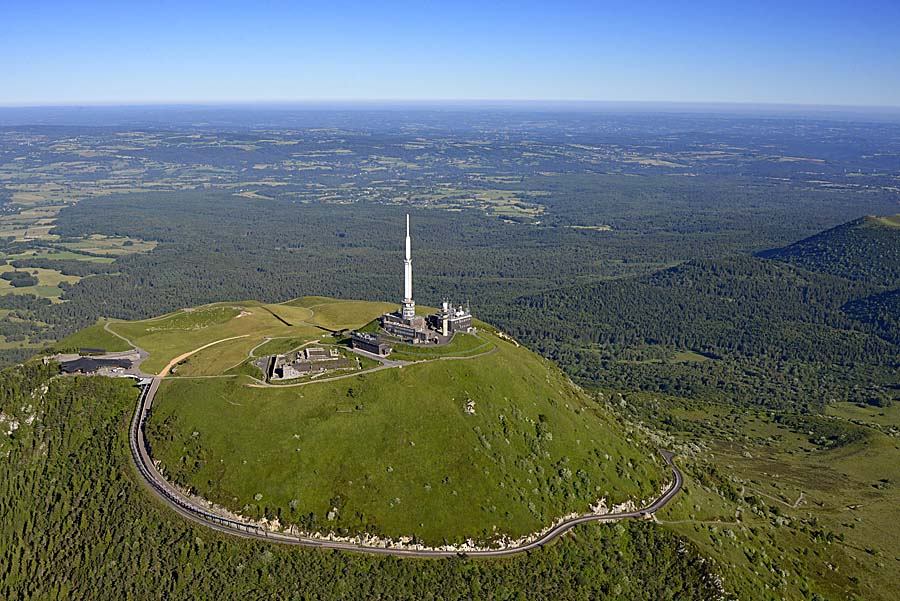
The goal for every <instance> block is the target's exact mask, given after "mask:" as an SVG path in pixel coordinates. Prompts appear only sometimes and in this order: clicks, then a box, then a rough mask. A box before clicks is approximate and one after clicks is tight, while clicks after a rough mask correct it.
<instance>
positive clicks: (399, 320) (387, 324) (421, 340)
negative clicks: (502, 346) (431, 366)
mask: <svg viewBox="0 0 900 601" xmlns="http://www.w3.org/2000/svg"><path fill="white" fill-rule="evenodd" d="M411 246H412V245H411V243H410V236H409V215H407V216H406V256H405V258H404V259H403V302H401V303H400V309H399V310H398V311H395V312H393V313H385V314H384V315H382V316H381V328H382V329H383V330H384V332H385V333H386V334H388V335H389V336H391V337H393V338H395V339H398V340H399V341H402V342H407V343H411V344H433V345H440V344H446V343H447V342H449V341H450V339H452V337H453V334H455V333H456V332H469V331H471V330H472V315H471V313H469V310H468V307H465V308H463V307H462V305H460V306H453V305H452V304H451V303H450V302H447V301H445V302H444V304H443V307H442V309H441V311H440V312H439V313H437V314H435V315H431V316H429V317H428V318H427V319H426V318H425V317H422V316H420V315H416V301H414V300H413V285H412V249H411Z"/></svg>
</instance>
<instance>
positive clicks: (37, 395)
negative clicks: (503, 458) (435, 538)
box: [0, 362, 719, 601]
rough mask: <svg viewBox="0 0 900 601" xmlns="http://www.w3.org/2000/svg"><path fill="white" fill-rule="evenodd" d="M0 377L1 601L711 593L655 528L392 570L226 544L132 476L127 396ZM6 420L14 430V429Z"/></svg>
mask: <svg viewBox="0 0 900 601" xmlns="http://www.w3.org/2000/svg"><path fill="white" fill-rule="evenodd" d="M54 373H55V368H53V367H48V366H43V365H42V364H40V363H39V362H38V363H34V362H33V363H29V364H28V365H26V366H20V367H16V368H10V369H8V370H6V371H4V372H2V373H0V418H2V419H0V422H2V423H0V458H2V460H0V515H2V516H3V519H2V520H0V598H3V599H10V600H12V599H122V600H126V599H135V600H137V599H148V598H154V599H198V598H211V599H214V598H234V597H235V596H236V595H238V596H240V597H241V598H253V599H256V598H265V599H271V598H278V599H283V598H288V599H290V598H302V599H360V598H385V599H388V598H389V599H417V600H419V599H441V600H445V599H526V598H527V599H547V600H557V599H595V598H600V597H608V598H628V599H646V600H648V601H657V600H659V599H712V598H716V597H718V596H719V586H718V584H717V578H716V577H715V576H714V575H713V574H712V572H711V569H712V568H713V566H712V565H711V563H710V562H709V561H705V560H702V559H701V558H700V557H699V556H698V554H697V552H696V550H695V548H694V547H693V545H691V544H690V543H687V542H685V541H684V540H682V539H679V538H678V537H676V536H675V535H673V534H671V533H670V532H668V531H666V530H664V529H662V528H658V527H656V526H654V525H653V524H648V523H639V522H623V523H621V524H616V525H608V526H590V527H581V528H578V529H577V530H576V531H575V533H574V536H567V537H564V538H563V539H561V540H560V541H559V542H558V543H556V544H554V545H551V546H550V547H548V548H545V549H542V550H540V551H537V552H534V553H530V554H528V555H523V556H517V557H513V558H510V559H501V560H486V561H473V560H466V559H463V558H456V559H446V560H428V561H423V560H412V561H410V560H400V559H395V558H390V557H379V556H368V555H360V554H352V553H338V552H323V551H321V550H306V549H300V548H292V547H284V546H278V545H272V544H268V543H260V542H252V541H245V540H240V539H235V538H231V537H227V538H226V537H222V536H220V535H217V534H216V533H214V532H211V531H210V530H207V529H204V528H198V527H195V526H192V525H190V524H189V523H187V522H185V521H183V520H181V519H180V518H178V517H177V516H175V515H174V514H173V513H171V512H170V511H169V510H167V509H165V508H163V507H162V506H161V505H158V504H157V503H156V502H154V501H153V500H152V497H150V496H149V495H148V494H147V493H146V492H145V491H144V490H142V489H141V488H140V487H139V486H138V485H137V484H136V482H135V476H134V475H133V472H132V469H133V467H132V466H131V465H130V458H129V457H128V443H127V440H126V436H127V432H126V431H127V424H128V420H129V418H130V415H131V411H132V410H133V409H134V406H133V404H134V402H135V399H136V395H137V389H135V388H133V387H132V386H131V385H130V383H129V382H128V381H124V380H111V379H107V378H78V379H76V378H60V377H56V378H54ZM13 424H15V425H13Z"/></svg>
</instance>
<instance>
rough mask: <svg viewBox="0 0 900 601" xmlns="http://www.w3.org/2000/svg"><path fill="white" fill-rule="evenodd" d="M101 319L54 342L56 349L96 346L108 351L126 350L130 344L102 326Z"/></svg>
mask: <svg viewBox="0 0 900 601" xmlns="http://www.w3.org/2000/svg"><path fill="white" fill-rule="evenodd" d="M103 325H104V322H103V321H101V322H99V323H96V324H94V325H92V326H90V327H88V328H85V329H83V330H81V331H78V332H75V333H74V334H72V335H71V336H66V337H65V338H63V339H62V340H60V341H59V342H57V343H56V344H54V345H53V346H54V348H58V349H78V348H98V349H104V350H106V351H108V352H116V351H127V350H128V349H130V348H131V345H130V344H128V343H127V342H125V341H124V340H122V339H121V338H119V337H118V336H116V335H114V334H110V333H109V332H107V331H106V330H105V329H104V328H103Z"/></svg>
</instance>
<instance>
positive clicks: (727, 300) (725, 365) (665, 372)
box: [497, 256, 900, 410]
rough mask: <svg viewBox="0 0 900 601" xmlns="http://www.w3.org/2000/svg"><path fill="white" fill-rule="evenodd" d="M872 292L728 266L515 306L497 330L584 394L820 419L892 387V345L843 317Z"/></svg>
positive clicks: (764, 264) (806, 275)
mask: <svg viewBox="0 0 900 601" xmlns="http://www.w3.org/2000/svg"><path fill="white" fill-rule="evenodd" d="M882 290H883V289H882V288H881V287H877V286H872V285H870V284H869V283H868V282H867V281H862V280H851V279H845V278H841V277H836V276H834V275H831V274H827V273H817V272H815V271H809V270H805V269H800V268H797V267H794V266H792V265H789V264H784V263H782V262H779V261H769V260H765V259H760V258H758V257H746V256H745V257H731V258H724V259H716V260H710V261H689V262H686V263H683V264H681V265H678V266H675V267H672V268H669V269H666V270H664V271H660V272H658V273H655V274H653V275H649V276H641V277H636V278H624V279H619V280H613V281H608V282H597V283H593V284H587V285H580V286H573V287H569V288H562V289H558V290H550V291H547V292H544V293H541V294H536V295H529V296H525V297H522V298H520V299H518V301H517V302H516V303H515V305H513V306H511V307H510V308H509V315H507V316H505V317H501V318H500V319H498V320H497V321H498V323H503V324H504V325H506V326H507V327H508V328H509V330H510V331H511V333H513V334H514V335H515V336H517V337H518V338H519V339H520V340H523V341H526V342H527V343H529V344H531V345H533V346H534V347H535V348H536V349H537V350H538V351H539V352H541V353H542V354H544V355H545V356H547V357H549V358H550V359H552V360H553V361H555V362H557V363H559V364H560V365H565V366H566V367H567V369H568V370H569V372H570V373H571V374H572V375H573V376H574V377H575V378H577V379H578V380H580V381H582V382H584V383H588V384H591V385H596V386H600V387H606V388H613V389H619V390H622V389H639V390H648V391H654V392H655V391H659V392H664V393H668V394H677V395H680V396H685V397H691V398H698V397H700V398H708V399H716V400H719V401H722V402H728V403H735V404H739V405H763V406H767V407H772V408H793V409H797V408H801V407H806V408H808V409H811V410H820V409H821V406H822V405H823V404H824V403H827V402H829V400H854V397H853V395H852V394H850V393H849V392H848V390H849V387H848V385H847V382H854V383H857V382H858V383H860V384H861V385H863V384H865V385H868V384H871V383H873V382H875V381H878V382H882V383H884V384H886V385H887V384H890V383H892V382H894V380H895V379H896V376H895V375H894V374H895V371H896V370H895V367H894V365H895V364H896V361H897V359H896V358H897V357H898V356H900V354H898V353H900V346H898V342H897V341H896V340H895V339H894V338H893V337H891V336H888V335H884V334H883V333H881V332H879V331H873V328H871V326H869V325H868V324H867V323H860V320H859V319H856V318H855V317H854V316H853V315H850V314H848V312H847V311H845V310H843V308H844V307H845V306H847V305H849V304H850V303H853V302H854V301H857V300H858V299H862V298H866V297H869V296H871V295H873V294H877V293H880V292H882ZM873 334H877V335H873Z"/></svg>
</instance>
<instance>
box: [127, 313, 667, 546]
mask: <svg viewBox="0 0 900 601" xmlns="http://www.w3.org/2000/svg"><path fill="white" fill-rule="evenodd" d="M304 305H306V306H304ZM391 306H392V305H391ZM385 308H386V307H385V305H384V304H383V303H362V302H335V303H328V302H327V301H325V300H324V299H312V300H311V299H300V300H299V301H295V302H292V303H289V304H283V305H260V304H254V303H249V302H245V303H233V304H232V303H221V304H216V305H209V306H206V307H201V308H198V309H196V310H193V311H181V312H177V313H174V314H171V315H168V316H164V317H162V318H159V319H154V320H147V321H143V322H114V323H113V324H112V326H111V327H113V328H114V329H115V331H116V332H119V333H121V334H123V335H125V336H126V337H128V338H130V339H131V340H133V341H134V342H135V344H137V345H139V346H141V347H142V348H144V349H146V350H148V351H149V352H150V359H148V360H147V362H146V364H147V365H149V366H150V367H151V368H153V369H160V368H161V367H162V366H164V365H165V364H166V363H168V362H169V361H170V360H172V359H173V358H174V357H177V356H180V355H182V354H185V353H188V352H190V351H192V350H194V349H196V348H199V347H201V346H203V345H205V344H209V343H210V342H214V341H216V340H222V339H224V338H231V337H234V336H243V337H242V338H236V339H234V340H227V341H224V342H221V343H217V344H215V345H213V346H210V347H208V348H206V349H204V350H201V351H199V352H196V353H194V354H192V355H190V356H188V357H187V358H186V359H184V360H182V361H181V362H180V363H179V364H178V365H177V366H176V368H175V374H174V375H176V376H193V375H215V374H221V373H223V372H224V371H227V370H229V369H232V371H231V372H229V373H231V374H240V373H246V372H245V371H243V370H242V368H236V366H241V364H242V362H244V361H245V360H246V359H247V358H248V353H249V352H250V350H251V349H252V348H253V347H255V346H257V345H259V344H260V343H261V342H263V343H264V344H263V346H261V347H260V348H259V349H257V352H256V353H255V354H256V355H257V356H258V355H259V354H260V351H262V350H263V349H272V348H280V349H283V348H284V347H286V346H296V345H297V343H302V341H303V340H304V339H305V337H307V338H306V339H308V340H312V339H316V338H318V337H321V335H323V334H324V332H322V330H320V329H318V328H314V327H313V326H311V325H310V324H311V323H312V322H313V321H317V322H318V323H319V324H329V326H332V327H335V326H343V325H344V324H346V326H354V325H355V326H359V325H361V324H365V323H367V322H368V321H369V320H371V318H372V317H373V316H374V315H377V314H379V313H380V312H383V311H384V310H385ZM272 312H274V313H275V314H276V315H278V316H279V317H280V318H281V319H282V320H284V321H286V322H288V323H291V324H292V325H290V326H287V325H285V323H284V322H283V321H280V320H279V319H276V318H275V317H274V316H273V315H272ZM287 333H291V334H293V335H292V336H291V337H290V338H287V339H275V340H271V341H269V342H265V338H264V336H271V337H274V336H285V335H287ZM304 333H305V336H304V335H301V334H304ZM416 350H417V351H418V350H425V349H418V348H416ZM443 350H444V351H445V352H448V351H449V352H450V353H451V354H457V355H460V356H458V357H456V358H450V357H445V358H444V359H441V358H440V357H438V356H435V355H429V354H428V353H424V356H417V357H416V358H415V360H416V361H419V363H416V364H415V365H406V366H404V367H396V368H391V369H387V370H381V371H377V372H371V373H366V374H360V375H358V376H356V377H352V378H346V379H342V380H335V381H330V382H329V381H323V382H316V383H311V384H308V385H303V386H288V387H286V386H271V387H261V386H260V385H259V384H255V383H254V380H251V379H249V378H247V377H246V376H242V375H237V376H236V377H221V378H204V379H190V378H178V377H176V378H168V379H166V380H165V381H164V382H163V384H162V386H161V388H160V391H159V394H158V395H157V397H156V399H155V401H154V410H153V414H152V416H151V419H150V421H149V424H148V436H149V439H150V443H151V446H152V448H153V450H154V456H155V458H157V459H159V460H161V462H162V465H163V470H164V472H165V473H166V474H167V476H168V477H169V478H171V479H173V480H175V481H176V482H178V483H180V484H184V485H187V486H190V487H192V488H193V489H195V490H196V491H197V492H198V493H199V494H201V495H202V496H204V497H205V498H207V499H209V500H212V501H214V502H217V503H219V504H221V505H223V506H226V507H228V508H229V509H231V510H233V511H236V512H239V513H241V514H244V515H247V516H248V517H251V518H254V519H260V518H262V517H264V516H266V517H268V518H269V519H273V518H275V517H278V518H279V519H280V522H281V524H282V525H285V526H286V525H288V524H293V525H296V526H298V527H300V528H302V529H307V530H325V531H335V532H338V533H354V534H355V533H363V532H365V533H369V534H381V535H386V536H390V537H400V536H414V537H416V538H417V539H418V540H422V541H425V542H428V543H430V544H441V543H443V542H444V541H453V542H461V541H462V540H463V539H465V538H467V537H475V538H478V539H481V540H489V539H493V538H495V537H498V536H501V535H510V536H521V535H525V534H528V533H530V532H533V531H535V530H539V529H540V528H542V527H544V526H546V525H548V524H549V523H550V522H552V521H553V520H554V519H556V518H558V517H560V516H562V515H564V514H567V513H570V512H572V511H578V512H584V511H587V510H588V508H589V505H590V504H592V503H594V502H596V501H597V500H598V499H600V498H601V497H603V498H606V499H607V501H608V503H609V504H616V503H621V502H624V501H626V500H629V499H631V500H634V501H635V502H638V503H640V502H641V501H642V500H644V499H649V498H652V497H655V496H656V495H657V494H658V493H659V491H660V489H661V487H662V486H663V484H664V482H666V481H668V478H669V475H668V474H667V472H666V470H665V468H664V467H663V466H662V464H661V460H660V458H659V457H658V454H657V452H656V449H655V448H654V447H652V446H650V445H648V444H644V443H640V442H638V441H639V440H642V439H641V437H640V436H639V435H637V434H636V433H632V434H628V433H627V432H624V431H623V427H622V425H621V424H618V423H617V421H616V420H615V418H614V417H613V416H612V414H611V413H610V412H608V411H606V410H604V409H602V408H601V407H599V406H597V405H596V404H595V403H594V402H593V401H592V400H591V399H590V398H589V397H587V396H586V395H584V393H582V392H581V390H580V389H579V388H577V387H576V386H574V385H573V384H572V383H571V382H570V381H569V380H568V379H567V378H566V376H565V375H564V374H563V373H562V372H561V371H559V370H558V369H557V368H556V367H554V366H553V365H551V364H550V363H548V362H547V361H546V360H544V359H541V358H539V357H538V356H536V355H534V354H533V353H531V352H530V351H528V350H526V349H525V348H521V347H520V348H517V347H515V346H513V345H512V344H510V343H508V342H504V341H501V340H500V339H499V338H496V336H494V335H493V334H492V333H491V331H490V328H488V327H484V328H482V329H481V331H480V332H479V334H478V336H474V335H458V336H457V337H456V338H455V339H454V341H453V343H451V344H450V345H448V346H447V347H443ZM429 359H430V360H429ZM372 365H374V362H367V364H366V366H365V367H371V366H372ZM235 368H236V369H235ZM470 400H471V401H474V402H475V414H474V415H473V414H470V413H468V412H467V411H466V405H467V402H468V401H470Z"/></svg>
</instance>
